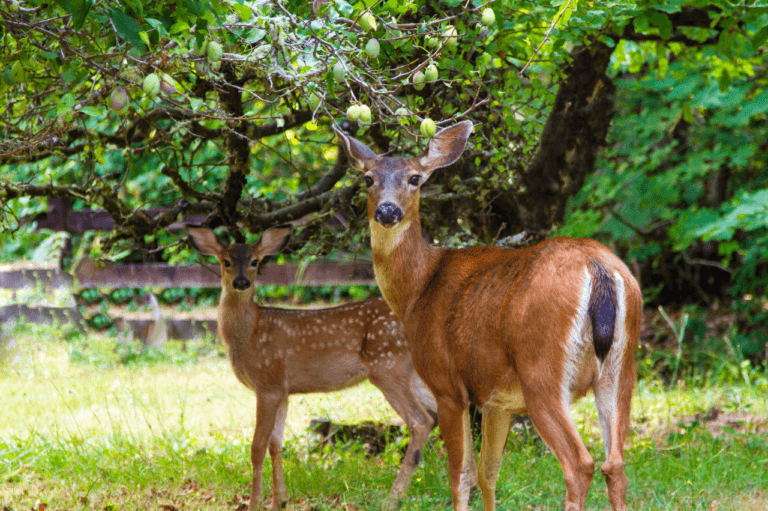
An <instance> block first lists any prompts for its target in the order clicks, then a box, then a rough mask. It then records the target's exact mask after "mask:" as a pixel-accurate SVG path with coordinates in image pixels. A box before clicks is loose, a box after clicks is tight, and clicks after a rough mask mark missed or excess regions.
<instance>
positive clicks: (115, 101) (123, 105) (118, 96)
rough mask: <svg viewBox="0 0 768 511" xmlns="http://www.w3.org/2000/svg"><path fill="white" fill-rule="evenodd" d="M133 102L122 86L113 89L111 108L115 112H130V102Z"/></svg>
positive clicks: (110, 101)
mask: <svg viewBox="0 0 768 511" xmlns="http://www.w3.org/2000/svg"><path fill="white" fill-rule="evenodd" d="M130 100H131V98H130V97H128V93H127V92H125V89H123V88H122V87H121V86H119V85H118V86H117V87H115V88H114V89H112V93H111V94H110V95H109V106H110V108H112V110H114V111H115V112H117V113H119V114H122V113H125V111H126V110H128V102H129V101H130Z"/></svg>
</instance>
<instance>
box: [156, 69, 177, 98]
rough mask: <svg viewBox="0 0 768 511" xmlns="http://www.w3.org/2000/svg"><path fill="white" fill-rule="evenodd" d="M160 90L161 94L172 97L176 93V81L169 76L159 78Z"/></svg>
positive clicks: (164, 75)
mask: <svg viewBox="0 0 768 511" xmlns="http://www.w3.org/2000/svg"><path fill="white" fill-rule="evenodd" d="M160 90H161V91H163V94H167V95H168V96H173V95H174V94H175V93H176V81H175V80H174V79H173V78H172V77H171V76H170V75H167V74H163V76H162V77H161V78H160Z"/></svg>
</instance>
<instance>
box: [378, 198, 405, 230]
mask: <svg viewBox="0 0 768 511" xmlns="http://www.w3.org/2000/svg"><path fill="white" fill-rule="evenodd" d="M373 219H374V220H376V221H377V222H379V223H380V224H383V225H384V226H392V225H395V224H396V223H398V222H399V221H400V220H402V219H403V210H402V209H400V206H398V205H397V204H394V203H392V202H383V203H381V204H379V207H378V208H376V212H375V213H374V214H373Z"/></svg>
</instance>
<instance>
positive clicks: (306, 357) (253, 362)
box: [187, 227, 436, 511]
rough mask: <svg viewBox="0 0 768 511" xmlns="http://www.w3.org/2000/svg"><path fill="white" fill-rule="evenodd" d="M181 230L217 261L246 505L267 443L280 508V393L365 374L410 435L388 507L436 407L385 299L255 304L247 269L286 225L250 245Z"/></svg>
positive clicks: (271, 249)
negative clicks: (246, 452) (242, 424)
mask: <svg viewBox="0 0 768 511" xmlns="http://www.w3.org/2000/svg"><path fill="white" fill-rule="evenodd" d="M187 232H188V233H189V236H190V240H191V241H192V244H193V246H194V248H195V249H197V250H198V251H199V252H201V253H202V254H206V255H213V256H215V257H216V258H217V259H218V261H219V263H220V265H221V272H222V275H221V286H222V291H221V299H220V302H219V336H220V337H221V339H223V340H224V342H225V343H226V344H227V348H228V352H229V358H230V362H231V364H232V368H233V370H234V372H235V375H236V376H237V378H238V379H239V380H240V381H241V382H242V383H243V384H244V385H246V386H247V387H249V388H250V389H252V390H253V391H254V392H255V393H256V404H257V406H256V431H255V433H254V438H253V443H252V445H251V461H252V463H253V481H252V485H251V501H250V506H249V509H250V510H251V511H255V510H256V509H258V507H259V501H260V498H261V488H262V482H261V479H262V477H261V474H262V466H263V464H264V457H265V455H266V449H267V447H268V448H269V453H270V458H271V460H272V473H273V480H272V509H273V510H277V509H280V507H281V505H285V502H286V499H287V497H286V492H285V484H284V482H283V475H282V463H281V460H280V449H281V444H282V437H283V427H284V425H285V414H286V410H287V398H288V395H290V394H299V393H307V392H328V391H332V390H338V389H342V388H345V387H349V386H351V385H355V384H357V383H360V382H361V381H363V380H365V379H366V378H367V379H369V380H370V381H371V383H373V384H374V385H376V386H377V387H378V388H379V389H380V390H381V391H382V392H383V393H384V397H385V398H386V399H387V401H388V402H389V403H390V404H391V405H392V407H393V408H394V409H395V411H397V413H398V414H400V416H401V417H402V418H403V420H404V421H405V423H406V424H407V426H408V430H409V432H410V442H409V444H408V450H407V451H406V454H405V459H404V460H403V465H402V467H401V468H400V471H399V473H398V476H397V478H396V480H395V482H394V484H393V485H392V488H391V490H390V502H391V503H394V501H395V499H397V498H399V497H401V496H402V495H403V494H404V493H405V492H406V490H407V489H408V486H409V484H410V479H411V475H412V474H413V470H414V469H415V467H416V465H417V464H418V460H419V459H420V457H421V454H422V452H423V449H424V445H425V443H426V441H427V438H428V436H429V432H430V430H431V429H432V425H433V419H432V417H431V415H430V414H429V411H428V408H430V409H432V410H434V409H435V408H436V405H435V403H434V398H433V397H432V395H431V394H429V391H428V390H427V389H426V387H424V385H423V383H422V382H421V380H420V379H419V378H418V376H417V375H416V372H415V371H414V369H413V365H412V363H411V357H410V353H409V351H408V347H407V342H406V341H405V337H404V332H403V329H402V324H401V323H400V321H399V320H398V319H397V317H396V316H395V315H394V314H393V313H392V311H391V310H390V309H389V307H388V306H387V304H386V302H384V300H382V299H373V300H368V301H365V302H358V303H353V304H348V305H342V306H339V307H334V308H329V309H313V310H288V309H277V308H269V307H260V306H258V305H256V303H254V286H253V282H254V279H255V278H256V268H257V267H258V263H259V262H260V260H261V259H262V258H263V257H265V256H267V255H270V254H273V253H276V252H278V251H279V250H281V249H282V248H283V246H284V244H285V240H286V239H287V237H288V236H289V235H290V229H288V228H274V229H270V230H268V231H266V232H265V233H264V236H263V237H262V239H261V241H260V242H259V243H258V244H257V245H253V246H248V245H244V244H235V245H232V246H225V245H222V244H220V243H219V242H218V241H217V240H216V237H215V235H214V234H213V231H211V230H210V229H204V228H198V227H188V228H187ZM227 264H229V266H228V267H227V266H226V265H227ZM242 277H244V278H246V279H248V285H247V287H246V288H245V289H242V290H238V289H236V288H235V287H234V286H233V282H234V281H235V279H236V278H242ZM241 285H242V284H241ZM425 404H426V405H427V407H428V408H427V407H425Z"/></svg>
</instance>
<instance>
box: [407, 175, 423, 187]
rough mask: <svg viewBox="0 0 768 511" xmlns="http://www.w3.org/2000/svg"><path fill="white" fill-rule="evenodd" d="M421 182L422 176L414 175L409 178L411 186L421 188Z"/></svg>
mask: <svg viewBox="0 0 768 511" xmlns="http://www.w3.org/2000/svg"><path fill="white" fill-rule="evenodd" d="M420 181H421V176H420V175H418V174H414V175H412V176H411V177H409V178H408V184H409V185H411V186H419V182H420Z"/></svg>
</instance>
